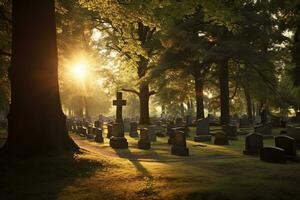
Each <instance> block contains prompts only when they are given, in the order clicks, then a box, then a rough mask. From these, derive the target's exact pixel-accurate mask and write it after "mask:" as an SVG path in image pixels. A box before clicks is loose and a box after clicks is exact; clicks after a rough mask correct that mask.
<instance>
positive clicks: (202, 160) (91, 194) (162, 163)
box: [0, 129, 300, 200]
mask: <svg viewBox="0 0 300 200" xmlns="http://www.w3.org/2000/svg"><path fill="white" fill-rule="evenodd" d="M276 131H277V132H278V130H276ZM192 132H194V129H192ZM104 135H106V134H104ZM71 136H72V137H73V138H74V139H75V141H76V142H77V144H79V145H80V146H81V147H82V148H83V149H85V150H86V151H83V153H82V154H77V155H75V156H73V155H64V156H60V157H47V158H35V159H31V160H2V161H1V162H0V199H5V200H6V199H61V200H71V199H72V200H79V199H91V200H93V199H199V200H202V199H203V200H206V199H220V200H227V199H249V200H250V199H264V200H265V199H275V200H276V199H278V200H282V199H287V200H290V199H300V190H299V189H300V164H298V163H292V162H289V163H288V164H271V163H265V162H262V161H260V160H259V158H258V157H257V156H244V155H243V154H242V150H243V148H244V136H239V140H238V141H230V145H229V146H216V145H213V144H210V143H195V142H193V141H192V139H193V134H191V137H190V138H188V147H189V149H190V156H189V157H178V156H174V155H171V154H170V146H169V145H168V144H166V143H167V137H165V138H158V141H157V142H156V143H153V144H152V149H151V150H140V149H138V148H137V139H133V138H129V137H128V136H127V139H128V141H129V149H126V150H113V149H111V148H110V147H109V145H108V140H107V139H105V143H104V144H97V143H95V142H93V141H88V140H86V139H82V138H80V137H79V136H77V135H74V134H71ZM264 142H265V146H272V145H274V144H273V143H274V142H273V140H265V141H264ZM199 144H200V145H199Z"/></svg>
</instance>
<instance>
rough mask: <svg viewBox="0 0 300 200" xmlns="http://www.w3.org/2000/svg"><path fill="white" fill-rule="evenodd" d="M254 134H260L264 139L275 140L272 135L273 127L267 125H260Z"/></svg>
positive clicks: (255, 128) (256, 127)
mask: <svg viewBox="0 0 300 200" xmlns="http://www.w3.org/2000/svg"><path fill="white" fill-rule="evenodd" d="M254 132H256V133H260V134H262V135H263V136H264V138H273V137H274V136H273V135H272V125H271V124H269V123H267V124H260V125H257V126H255V127H254Z"/></svg>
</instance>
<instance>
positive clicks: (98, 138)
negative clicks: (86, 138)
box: [94, 128, 104, 143]
mask: <svg viewBox="0 0 300 200" xmlns="http://www.w3.org/2000/svg"><path fill="white" fill-rule="evenodd" d="M94 133H95V134H96V137H95V142H97V143H102V142H103V141H104V139H103V136H102V129H101V128H94Z"/></svg>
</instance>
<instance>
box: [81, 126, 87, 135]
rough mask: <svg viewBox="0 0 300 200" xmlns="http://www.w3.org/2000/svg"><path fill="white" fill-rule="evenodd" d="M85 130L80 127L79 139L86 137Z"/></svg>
mask: <svg viewBox="0 0 300 200" xmlns="http://www.w3.org/2000/svg"><path fill="white" fill-rule="evenodd" d="M87 132H88V131H87V128H86V127H83V126H81V127H80V136H81V137H86V135H87Z"/></svg>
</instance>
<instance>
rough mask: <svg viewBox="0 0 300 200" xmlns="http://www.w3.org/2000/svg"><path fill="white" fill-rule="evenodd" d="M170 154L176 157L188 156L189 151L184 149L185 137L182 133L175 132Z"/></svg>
mask: <svg viewBox="0 0 300 200" xmlns="http://www.w3.org/2000/svg"><path fill="white" fill-rule="evenodd" d="M171 153H172V154H173V155H177V156H188V155H189V149H188V148H187V147H186V137H185V134H184V132H182V131H176V132H175V143H174V145H173V146H172V147H171Z"/></svg>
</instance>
